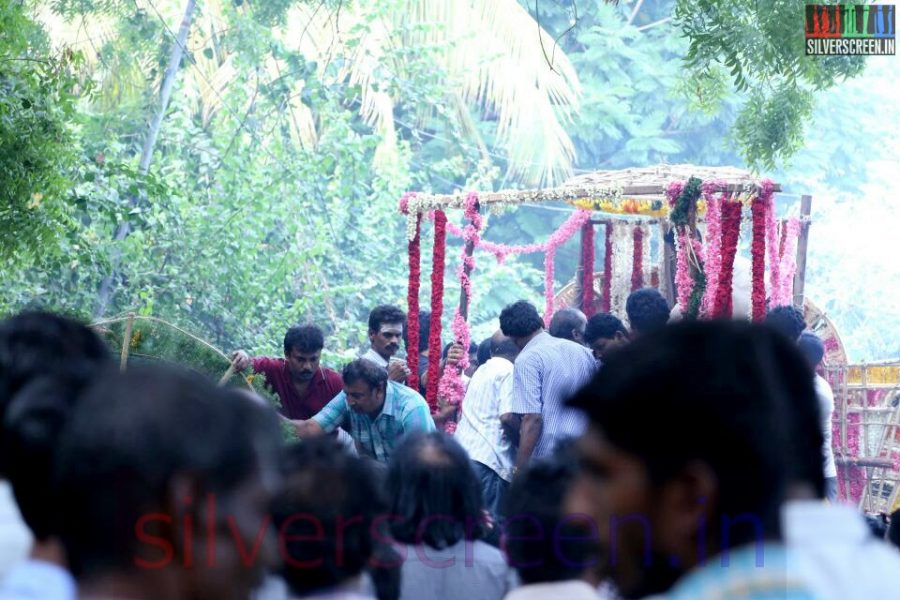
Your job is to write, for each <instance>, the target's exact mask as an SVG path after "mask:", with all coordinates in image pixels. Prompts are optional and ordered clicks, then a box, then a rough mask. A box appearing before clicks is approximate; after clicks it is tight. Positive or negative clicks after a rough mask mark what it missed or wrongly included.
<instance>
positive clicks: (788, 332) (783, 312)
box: [764, 305, 806, 343]
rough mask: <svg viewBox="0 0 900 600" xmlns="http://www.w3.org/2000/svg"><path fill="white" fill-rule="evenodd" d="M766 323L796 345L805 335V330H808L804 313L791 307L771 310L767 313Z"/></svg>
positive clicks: (777, 307)
mask: <svg viewBox="0 0 900 600" xmlns="http://www.w3.org/2000/svg"><path fill="white" fill-rule="evenodd" d="M764 323H765V324H766V326H767V327H771V328H772V329H774V330H775V331H777V332H778V333H780V334H781V335H783V336H785V337H787V338H788V339H789V340H790V341H791V342H795V343H796V342H797V339H798V338H799V337H800V334H801V333H803V330H804V329H806V321H805V320H804V319H803V313H802V312H800V310H799V309H797V308H795V307H793V306H791V305H785V306H776V307H775V308H773V309H771V310H769V312H767V313H766V318H765V321H764Z"/></svg>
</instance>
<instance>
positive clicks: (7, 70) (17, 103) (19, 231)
mask: <svg viewBox="0 0 900 600" xmlns="http://www.w3.org/2000/svg"><path fill="white" fill-rule="evenodd" d="M0 31H3V36H2V37H0V230H2V231H3V232H4V235H3V241H2V243H0V254H2V255H3V256H4V257H6V258H9V257H11V256H12V255H15V254H17V253H20V252H25V253H29V254H33V253H35V252H38V251H46V249H53V248H54V246H55V239H54V237H55V236H56V235H57V234H58V230H59V228H60V227H61V226H63V224H64V222H65V221H66V217H67V210H66V206H65V203H64V202H62V198H61V196H62V192H63V191H64V190H65V187H66V184H67V180H66V178H65V177H64V175H63V174H64V172H65V170H66V167H67V166H68V165H69V164H70V162H71V159H72V156H73V155H72V152H71V147H72V135H71V131H70V128H69V124H68V121H69V119H70V117H71V116H72V110H73V98H74V96H73V88H74V87H75V86H76V81H75V79H74V78H73V76H72V67H73V66H74V64H75V63H77V61H78V57H77V56H75V55H73V54H72V53H71V52H64V53H63V55H62V56H54V55H52V54H51V53H50V51H49V47H48V44H47V40H46V37H45V35H44V32H43V31H42V30H41V28H40V27H38V26H37V25H35V23H34V22H33V21H31V20H30V19H29V18H28V16H27V14H26V13H25V9H24V7H23V5H22V3H21V2H16V1H13V2H3V3H0Z"/></svg>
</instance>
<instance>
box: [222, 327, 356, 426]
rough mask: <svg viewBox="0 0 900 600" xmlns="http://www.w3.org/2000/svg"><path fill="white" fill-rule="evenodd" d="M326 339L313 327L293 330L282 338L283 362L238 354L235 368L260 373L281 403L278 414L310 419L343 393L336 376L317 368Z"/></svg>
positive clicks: (329, 371) (337, 375) (241, 352)
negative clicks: (249, 369)
mask: <svg viewBox="0 0 900 600" xmlns="http://www.w3.org/2000/svg"><path fill="white" fill-rule="evenodd" d="M324 347H325V336H324V335H323V334H322V330H321V329H319V328H318V327H316V326H315V325H303V326H294V327H291V328H290V329H288V331H287V333H286V334H285V335H284V358H270V357H266V356H255V357H253V358H251V357H250V355H248V354H247V353H246V352H245V351H243V350H238V351H237V352H235V353H234V355H233V356H232V360H233V361H234V363H233V364H234V367H235V369H236V370H237V371H243V370H244V369H246V368H247V367H249V366H252V367H253V371H254V372H255V373H261V374H262V375H264V376H265V378H266V385H268V386H269V387H270V388H271V389H272V390H273V391H274V392H275V393H276V394H278V397H279V398H280V399H281V412H282V414H283V415H284V416H286V417H287V418H289V419H292V420H296V419H304V420H305V419H309V418H310V417H312V416H313V415H314V414H316V413H318V412H319V411H320V410H322V408H323V407H324V406H325V405H326V404H328V402H329V401H330V400H331V399H332V398H334V397H335V396H337V395H338V394H339V393H340V392H341V391H342V390H343V389H344V386H343V382H342V381H341V376H340V374H339V373H337V372H335V371H332V370H331V369H328V368H325V367H322V366H320V365H319V359H320V358H321V356H322V348H324Z"/></svg>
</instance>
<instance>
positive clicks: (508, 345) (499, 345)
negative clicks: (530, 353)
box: [490, 331, 519, 361]
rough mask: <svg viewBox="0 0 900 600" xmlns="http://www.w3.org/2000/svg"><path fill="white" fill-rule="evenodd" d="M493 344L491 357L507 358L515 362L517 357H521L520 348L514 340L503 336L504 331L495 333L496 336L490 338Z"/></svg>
mask: <svg viewBox="0 0 900 600" xmlns="http://www.w3.org/2000/svg"><path fill="white" fill-rule="evenodd" d="M490 342H491V357H496V356H499V357H502V358H506V359H508V360H509V361H514V360H515V359H516V356H518V355H519V347H518V346H517V345H516V343H515V342H514V341H513V340H512V338H509V337H506V336H505V335H503V332H502V331H496V332H494V335H492V336H491V338H490Z"/></svg>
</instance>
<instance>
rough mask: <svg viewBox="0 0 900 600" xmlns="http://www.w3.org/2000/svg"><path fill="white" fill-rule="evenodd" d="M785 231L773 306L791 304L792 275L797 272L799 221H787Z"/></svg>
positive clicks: (791, 219)
mask: <svg viewBox="0 0 900 600" xmlns="http://www.w3.org/2000/svg"><path fill="white" fill-rule="evenodd" d="M784 227H785V228H786V230H787V233H786V234H785V238H784V240H785V241H784V249H783V251H782V255H781V264H780V265H779V274H778V275H779V281H778V286H777V288H776V293H775V298H774V300H773V302H772V305H773V306H783V305H787V304H791V303H792V302H793V298H792V297H791V296H792V294H793V290H794V273H795V272H796V270H797V238H799V237H800V220H799V219H797V218H796V217H792V218H790V219H788V221H787V223H786V224H785V225H784Z"/></svg>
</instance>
